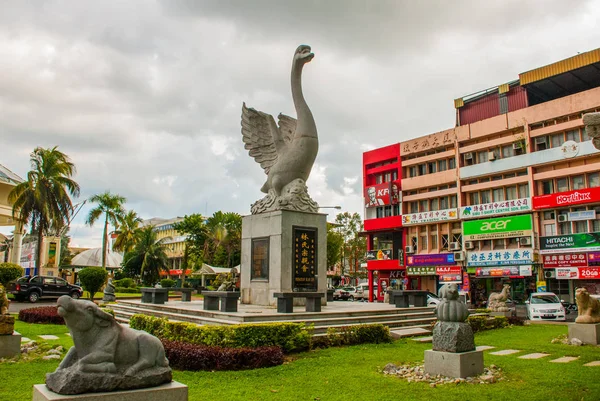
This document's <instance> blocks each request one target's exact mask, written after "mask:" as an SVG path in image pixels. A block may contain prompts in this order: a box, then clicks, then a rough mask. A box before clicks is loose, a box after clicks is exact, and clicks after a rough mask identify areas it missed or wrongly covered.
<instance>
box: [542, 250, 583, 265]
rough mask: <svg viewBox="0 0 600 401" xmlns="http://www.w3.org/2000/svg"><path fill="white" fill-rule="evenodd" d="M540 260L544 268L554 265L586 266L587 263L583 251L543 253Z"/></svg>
mask: <svg viewBox="0 0 600 401" xmlns="http://www.w3.org/2000/svg"><path fill="white" fill-rule="evenodd" d="M542 261H543V262H544V268H545V269H554V268H556V267H586V266H587V265H588V259H587V255H586V254H585V253H567V254H559V255H544V257H543V259H542Z"/></svg>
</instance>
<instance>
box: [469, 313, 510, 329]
mask: <svg viewBox="0 0 600 401" xmlns="http://www.w3.org/2000/svg"><path fill="white" fill-rule="evenodd" d="M467 323H469V325H471V329H472V330H473V333H477V332H478V331H484V330H493V329H501V328H503V327H507V326H508V325H509V323H508V319H507V318H506V317H505V316H494V317H489V316H469V317H468V318H467Z"/></svg>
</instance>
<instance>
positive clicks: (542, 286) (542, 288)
mask: <svg viewBox="0 0 600 401" xmlns="http://www.w3.org/2000/svg"><path fill="white" fill-rule="evenodd" d="M535 287H536V289H537V292H546V282H545V281H536V283H535Z"/></svg>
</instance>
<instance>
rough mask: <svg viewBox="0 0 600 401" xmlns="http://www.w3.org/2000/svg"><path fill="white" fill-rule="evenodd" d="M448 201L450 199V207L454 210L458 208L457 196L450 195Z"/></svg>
mask: <svg viewBox="0 0 600 401" xmlns="http://www.w3.org/2000/svg"><path fill="white" fill-rule="evenodd" d="M448 199H450V207H452V208H454V207H457V204H456V195H450V196H449V197H448Z"/></svg>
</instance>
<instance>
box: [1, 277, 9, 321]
mask: <svg viewBox="0 0 600 401" xmlns="http://www.w3.org/2000/svg"><path fill="white" fill-rule="evenodd" d="M8 305H10V301H9V300H8V297H7V296H6V289H5V288H4V286H3V285H2V284H0V315H8Z"/></svg>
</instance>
